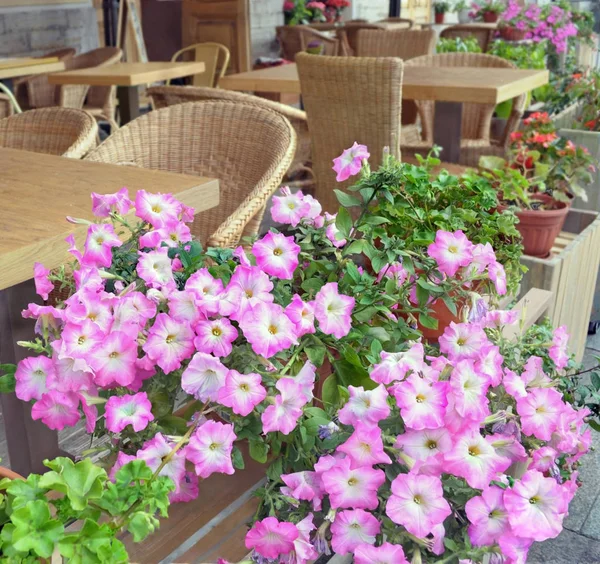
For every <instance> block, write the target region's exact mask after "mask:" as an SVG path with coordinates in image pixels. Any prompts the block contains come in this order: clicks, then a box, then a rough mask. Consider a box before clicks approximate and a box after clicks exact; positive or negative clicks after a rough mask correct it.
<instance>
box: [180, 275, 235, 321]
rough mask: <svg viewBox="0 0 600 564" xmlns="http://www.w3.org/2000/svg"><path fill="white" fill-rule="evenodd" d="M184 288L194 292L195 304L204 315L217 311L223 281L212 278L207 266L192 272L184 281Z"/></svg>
mask: <svg viewBox="0 0 600 564" xmlns="http://www.w3.org/2000/svg"><path fill="white" fill-rule="evenodd" d="M234 276H235V273H234ZM185 289H186V290H190V291H192V292H193V293H194V294H196V298H197V300H198V301H197V302H196V306H197V307H198V309H199V310H200V311H201V312H202V313H204V315H206V316H211V315H216V314H217V313H219V307H220V301H221V299H222V296H223V282H221V280H219V279H218V278H214V277H213V276H212V274H211V273H210V272H209V271H208V269H207V268H201V269H200V270H198V271H196V272H194V274H192V275H191V276H190V277H189V278H188V280H187V282H186V283H185Z"/></svg>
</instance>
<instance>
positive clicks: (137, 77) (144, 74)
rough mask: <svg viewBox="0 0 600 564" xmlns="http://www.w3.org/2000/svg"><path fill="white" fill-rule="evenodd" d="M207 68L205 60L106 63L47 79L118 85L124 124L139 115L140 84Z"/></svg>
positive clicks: (62, 81) (202, 70)
mask: <svg viewBox="0 0 600 564" xmlns="http://www.w3.org/2000/svg"><path fill="white" fill-rule="evenodd" d="M204 70H205V65H204V63H203V62H177V63H163V62H150V63H116V64H114V65H107V66H105V67H94V68H90V69H79V70H73V71H66V72H59V73H56V74H53V75H51V76H50V77H48V80H49V82H50V83H51V84H89V85H90V86H117V96H118V98H119V114H120V116H121V123H122V124H125V123H128V122H130V121H131V120H132V119H135V118H136V117H138V116H139V112H140V97H139V90H138V87H139V86H141V85H143V84H150V83H152V82H158V81H161V80H170V79H173V78H182V77H185V76H191V75H193V74H200V73H203V72H204Z"/></svg>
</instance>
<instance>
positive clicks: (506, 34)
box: [499, 26, 527, 41]
mask: <svg viewBox="0 0 600 564" xmlns="http://www.w3.org/2000/svg"><path fill="white" fill-rule="evenodd" d="M499 31H500V37H502V39H505V40H506V41H523V39H525V36H526V35H527V31H526V30H524V29H518V28H516V27H512V26H507V27H501V28H500V30H499Z"/></svg>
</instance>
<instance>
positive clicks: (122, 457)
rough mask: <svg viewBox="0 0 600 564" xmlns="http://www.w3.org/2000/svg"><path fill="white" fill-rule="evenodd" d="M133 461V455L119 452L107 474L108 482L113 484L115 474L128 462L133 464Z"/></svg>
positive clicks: (135, 458) (134, 457)
mask: <svg viewBox="0 0 600 564" xmlns="http://www.w3.org/2000/svg"><path fill="white" fill-rule="evenodd" d="M134 460H137V457H136V456H134V455H133V454H125V453H124V452H122V451H119V453H118V454H117V460H116V461H115V463H114V464H113V465H112V466H111V469H110V471H109V473H108V478H109V480H110V481H111V482H114V481H115V475H116V473H117V472H118V471H119V470H120V469H121V468H123V466H125V464H129V463H130V462H133V461H134Z"/></svg>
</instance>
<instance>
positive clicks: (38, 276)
mask: <svg viewBox="0 0 600 564" xmlns="http://www.w3.org/2000/svg"><path fill="white" fill-rule="evenodd" d="M49 274H50V271H49V270H48V269H47V268H44V265H43V264H42V263H40V262H36V263H35V264H34V265H33V282H34V284H35V293H36V294H37V295H38V296H40V297H41V298H42V299H43V300H47V299H48V294H49V293H50V292H52V290H54V284H53V283H52V282H50V279H49V278H48V275H49Z"/></svg>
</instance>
